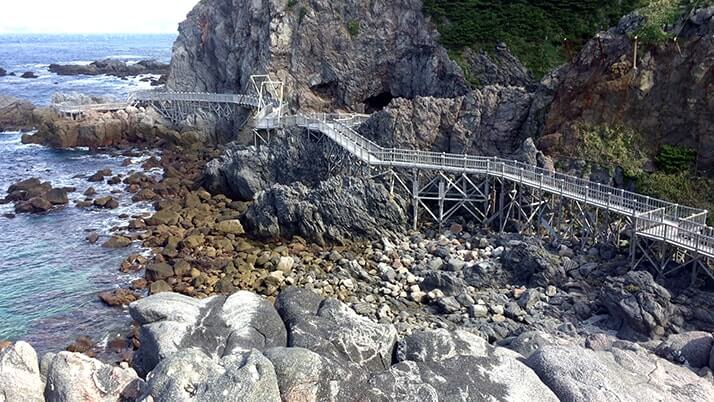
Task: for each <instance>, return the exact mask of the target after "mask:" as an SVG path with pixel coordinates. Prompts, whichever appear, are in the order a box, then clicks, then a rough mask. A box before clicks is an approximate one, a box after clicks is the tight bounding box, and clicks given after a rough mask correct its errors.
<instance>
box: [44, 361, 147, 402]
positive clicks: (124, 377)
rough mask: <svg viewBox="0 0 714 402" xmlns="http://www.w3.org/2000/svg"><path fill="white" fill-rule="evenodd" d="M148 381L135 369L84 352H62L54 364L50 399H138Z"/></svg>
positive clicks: (107, 401) (48, 392) (51, 401)
mask: <svg viewBox="0 0 714 402" xmlns="http://www.w3.org/2000/svg"><path fill="white" fill-rule="evenodd" d="M143 385H144V382H143V380H141V379H140V378H139V377H138V376H137V374H136V372H135V371H134V370H133V369H131V368H128V367H127V368H121V367H117V366H110V365H106V364H103V363H101V362H100V361H98V360H95V359H92V358H90V357H87V356H85V355H83V354H80V353H71V352H60V353H58V354H57V355H56V356H55V357H54V359H52V362H51V363H50V367H49V371H48V373H47V387H46V388H45V399H46V400H47V402H83V401H98V402H116V401H118V400H125V399H126V400H132V399H135V398H136V397H137V396H138V395H139V393H140V391H141V390H142V389H143Z"/></svg>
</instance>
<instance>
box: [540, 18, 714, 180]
mask: <svg viewBox="0 0 714 402" xmlns="http://www.w3.org/2000/svg"><path fill="white" fill-rule="evenodd" d="M713 16H714V7H709V8H705V9H700V10H698V11H696V12H695V13H693V14H692V15H690V16H689V17H688V18H687V19H686V20H684V21H683V22H682V23H680V24H678V26H676V27H675V28H674V30H675V31H676V32H677V41H676V43H675V42H674V41H668V43H665V44H660V45H656V46H652V45H646V44H642V43H640V44H639V49H638V57H637V68H635V66H634V63H633V60H634V42H633V40H631V39H630V37H629V36H628V34H631V33H632V32H634V31H635V29H636V28H637V27H638V25H639V24H640V23H641V21H640V20H639V19H638V18H637V17H636V16H628V17H625V18H623V20H622V21H621V22H620V24H619V25H618V26H617V27H616V28H613V29H611V30H609V31H607V32H604V33H601V34H600V35H599V37H596V38H594V39H593V40H591V41H590V42H589V43H588V44H587V45H586V46H585V48H584V49H583V50H582V52H580V54H579V55H578V57H577V59H576V60H575V61H574V62H573V63H571V64H570V65H568V66H566V67H564V68H563V69H561V70H560V71H559V75H560V77H561V78H560V83H559V85H558V86H557V89H556V91H555V95H554V99H553V102H552V104H551V106H550V111H549V113H548V114H547V117H546V119H545V126H544V128H543V136H542V137H541V138H540V141H539V143H540V146H541V148H543V149H544V150H545V151H546V152H549V153H554V154H557V153H564V154H570V153H572V152H573V150H574V149H575V147H577V146H578V144H579V132H578V125H580V124H587V125H625V126H629V127H631V128H633V129H635V130H636V131H637V132H638V133H640V135H641V136H642V137H643V138H642V143H644V144H647V145H648V146H651V147H652V150H656V149H657V148H658V147H659V146H660V145H661V144H672V145H680V146H686V147H690V148H693V149H695V150H697V151H698V159H699V160H698V165H699V167H700V168H703V169H708V170H711V169H712V168H714V68H713V66H714V18H713Z"/></svg>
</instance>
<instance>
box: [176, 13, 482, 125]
mask: <svg viewBox="0 0 714 402" xmlns="http://www.w3.org/2000/svg"><path fill="white" fill-rule="evenodd" d="M421 7H422V2H421V1H418V0H398V1H385V0H378V1H363V0H360V1H357V2H330V1H327V0H318V1H309V2H308V1H304V0H299V1H294V2H286V1H282V0H269V1H261V2H251V1H248V0H240V1H237V2H236V1H228V0H210V1H204V2H201V3H199V4H198V5H197V6H196V7H195V8H194V9H193V10H192V11H191V13H190V14H189V15H188V18H187V20H186V21H184V22H183V23H181V25H180V27H179V38H178V40H177V41H176V43H175V45H174V53H173V58H172V61H171V74H170V76H169V81H168V86H169V88H172V89H176V90H183V91H189V90H197V91H208V92H235V93H245V92H246V91H247V90H249V88H250V87H251V83H250V76H251V75H253V74H261V73H271V74H274V75H275V76H276V77H278V78H279V79H281V80H283V81H284V82H285V83H286V86H287V88H286V94H289V95H288V96H289V101H290V105H291V106H292V107H293V108H296V109H302V110H307V109H313V110H319V109H330V110H333V109H337V108H349V109H352V110H357V111H360V110H365V109H369V108H371V107H374V106H377V105H380V104H384V103H385V102H388V101H389V99H391V98H392V97H405V98H413V97H416V96H437V97H453V96H458V95H464V94H465V93H466V92H468V85H467V83H466V81H465V80H464V78H463V74H462V72H461V70H460V69H459V67H458V66H457V65H456V64H455V63H453V62H452V61H451V60H449V58H448V56H447V53H446V50H445V49H444V48H443V47H441V46H440V45H439V44H438V43H437V40H436V36H437V35H436V30H435V29H434V27H433V26H432V25H431V24H430V23H429V21H428V20H427V19H426V18H425V17H424V15H423V13H422V10H421ZM238 38H240V39H239V40H237V39H238Z"/></svg>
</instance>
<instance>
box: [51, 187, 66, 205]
mask: <svg viewBox="0 0 714 402" xmlns="http://www.w3.org/2000/svg"><path fill="white" fill-rule="evenodd" d="M45 199H46V200H47V201H49V202H50V203H51V204H52V205H65V204H67V203H69V198H68V197H67V190H65V189H61V188H53V189H52V190H50V191H48V192H47V194H45Z"/></svg>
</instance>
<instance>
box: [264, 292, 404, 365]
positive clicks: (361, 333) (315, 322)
mask: <svg viewBox="0 0 714 402" xmlns="http://www.w3.org/2000/svg"><path fill="white" fill-rule="evenodd" d="M317 300H319V297H318V298H316V297H315V295H314V293H312V292H311V291H309V290H296V289H291V290H290V291H283V292H281V293H280V295H278V298H277V300H276V306H277V308H278V312H279V313H280V315H281V317H282V318H283V321H285V325H286V327H287V331H288V340H289V342H288V346H290V347H302V348H305V349H309V350H311V351H313V352H315V353H317V354H319V355H321V356H324V357H327V358H329V359H335V360H339V361H346V362H352V363H355V364H358V365H359V366H361V367H363V368H364V369H366V370H369V371H381V370H385V369H387V368H389V366H390V365H391V362H392V351H393V348H394V345H395V343H396V341H397V331H396V329H395V328H394V326H393V325H391V324H377V323H374V322H372V321H371V320H370V319H368V318H365V317H361V316H359V315H357V313H355V312H354V310H352V309H350V308H349V307H347V306H346V305H345V304H343V303H342V302H340V301H338V300H335V299H327V300H322V301H320V302H319V304H318V305H317V306H316V305H315V302H316V301H317Z"/></svg>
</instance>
